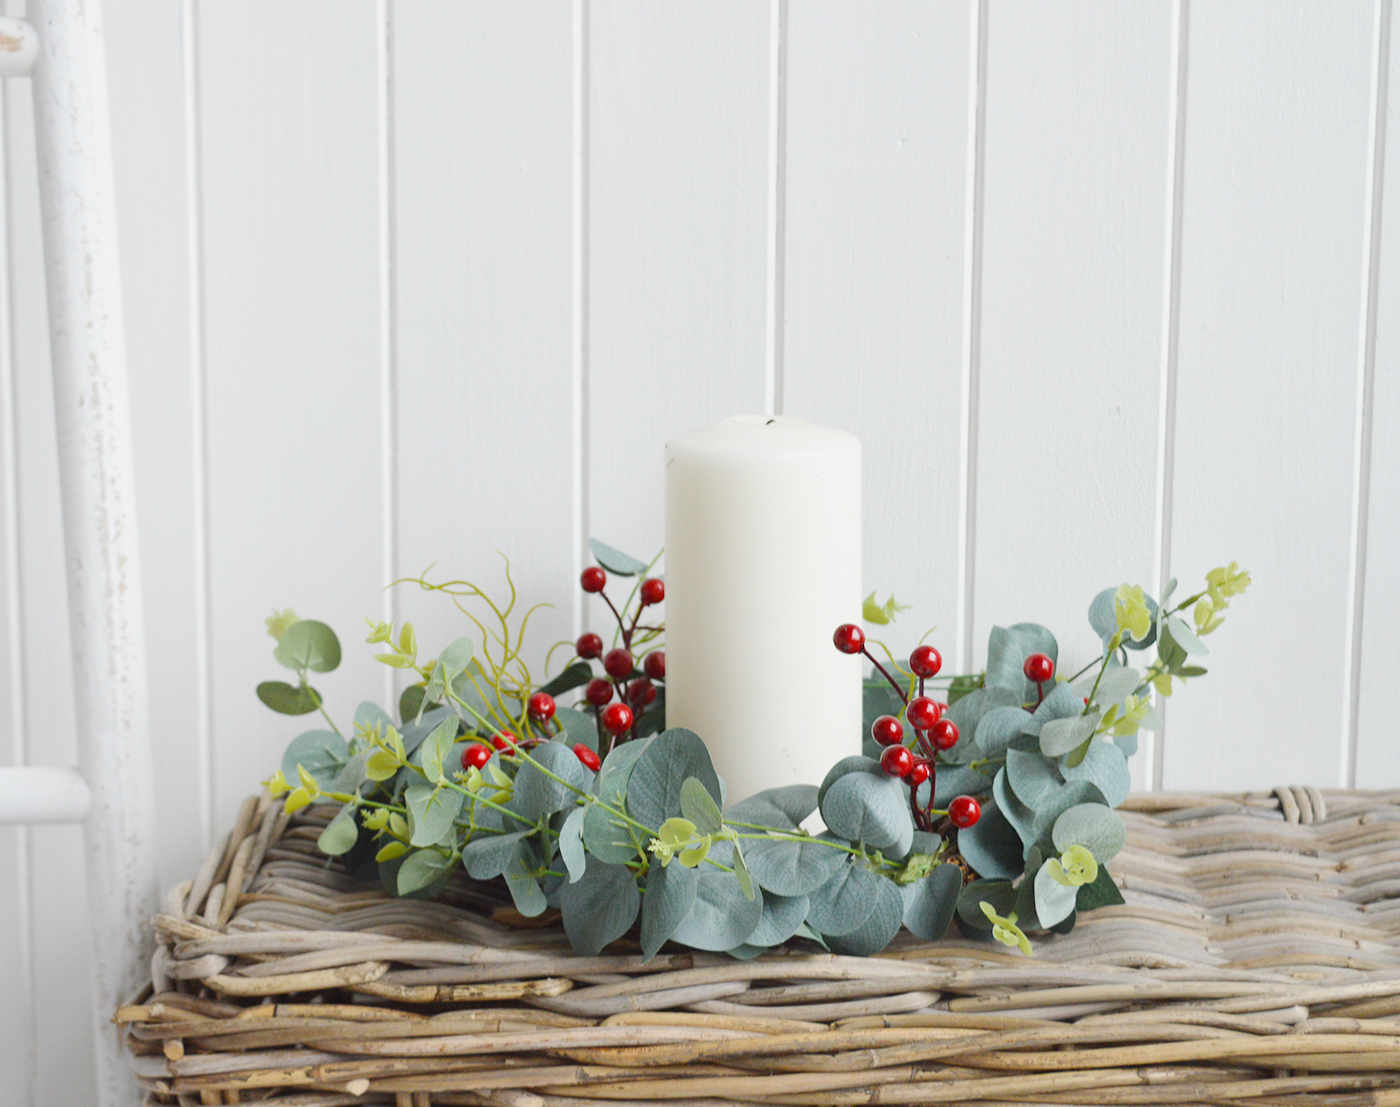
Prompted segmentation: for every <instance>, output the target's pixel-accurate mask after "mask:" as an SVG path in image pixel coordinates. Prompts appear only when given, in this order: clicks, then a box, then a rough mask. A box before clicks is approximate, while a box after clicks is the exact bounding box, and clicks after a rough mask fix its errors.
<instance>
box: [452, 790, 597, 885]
mask: <svg viewBox="0 0 1400 1107" xmlns="http://www.w3.org/2000/svg"><path fill="white" fill-rule="evenodd" d="M586 810H587V808H585V807H575V808H574V809H573V810H572V811H570V812H569V817H568V818H567V819H565V820H564V825H563V826H562V827H560V828H559V856H560V857H562V858H563V859H564V868H566V869H568V871H569V881H570V883H573V882H574V881H577V880H578V878H579V877H581V876H582V875H583V870H584V869H585V868H586V867H587V864H588V862H587V857H586V855H585V854H584V851H583V816H584V812H585V811H586ZM462 852H463V854H464V855H465V853H466V850H465V849H464V850H463V851H462Z"/></svg>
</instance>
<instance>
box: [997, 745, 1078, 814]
mask: <svg viewBox="0 0 1400 1107" xmlns="http://www.w3.org/2000/svg"><path fill="white" fill-rule="evenodd" d="M1006 782H1007V783H1008V784H1009V785H1010V786H1011V790H1012V791H1013V792H1014V793H1016V798H1017V799H1018V800H1020V801H1021V802H1022V803H1023V804H1025V805H1026V806H1027V807H1030V808H1036V807H1039V806H1040V804H1041V803H1042V802H1043V801H1044V800H1045V798H1046V797H1047V796H1049V795H1050V794H1052V793H1053V792H1055V791H1057V790H1058V789H1059V788H1061V787H1062V786H1063V785H1064V778H1063V777H1062V776H1060V771H1059V769H1057V768H1056V766H1055V762H1053V761H1050V760H1047V759H1046V758H1045V757H1044V756H1042V755H1041V754H1040V753H1038V752H1036V751H1034V750H1014V749H1013V750H1007V751H1006Z"/></svg>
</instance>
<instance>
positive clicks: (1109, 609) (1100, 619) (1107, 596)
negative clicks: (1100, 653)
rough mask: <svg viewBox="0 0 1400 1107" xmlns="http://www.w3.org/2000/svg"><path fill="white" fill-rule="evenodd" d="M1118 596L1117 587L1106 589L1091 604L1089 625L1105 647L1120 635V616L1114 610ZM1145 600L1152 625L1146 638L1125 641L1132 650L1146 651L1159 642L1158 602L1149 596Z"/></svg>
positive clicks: (1124, 643)
mask: <svg viewBox="0 0 1400 1107" xmlns="http://www.w3.org/2000/svg"><path fill="white" fill-rule="evenodd" d="M1117 594H1118V589H1117V587H1116V586H1115V587H1113V588H1105V589H1104V590H1103V591H1102V592H1100V593H1099V594H1098V595H1097V596H1095V597H1094V598H1093V599H1092V600H1091V601H1090V602H1089V625H1090V626H1091V627H1093V628H1094V633H1095V634H1097V635H1098V636H1099V638H1100V639H1102V640H1103V642H1104V643H1105V645H1106V644H1107V643H1108V640H1109V639H1110V638H1112V637H1113V636H1114V635H1115V634H1117V633H1118V616H1117V614H1116V613H1115V612H1114V610H1113V599H1114V597H1115V596H1116V595H1117ZM1143 599H1144V601H1146V603H1147V611H1148V614H1150V615H1151V616H1152V625H1151V628H1150V629H1149V630H1148V632H1147V635H1146V637H1144V638H1140V639H1132V638H1127V639H1125V640H1124V642H1123V645H1124V646H1126V647H1127V648H1128V649H1131V650H1144V649H1146V648H1147V647H1148V646H1150V645H1152V643H1153V642H1155V641H1156V640H1157V610H1158V608H1157V601H1156V600H1154V599H1153V598H1152V597H1151V596H1147V595H1144V596H1143Z"/></svg>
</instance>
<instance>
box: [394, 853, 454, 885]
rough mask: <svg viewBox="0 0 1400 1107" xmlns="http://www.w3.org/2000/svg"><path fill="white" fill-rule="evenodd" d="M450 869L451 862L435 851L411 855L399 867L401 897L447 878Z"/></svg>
mask: <svg viewBox="0 0 1400 1107" xmlns="http://www.w3.org/2000/svg"><path fill="white" fill-rule="evenodd" d="M450 868H451V862H449V861H448V860H447V858H445V857H443V856H442V854H440V853H438V851H437V850H435V849H420V850H416V851H415V852H413V853H410V854H409V855H408V856H407V857H405V858H404V862H403V864H402V865H400V866H399V874H398V889H399V895H401V896H406V895H408V894H410V893H411V892H416V891H418V890H420V889H422V888H426V887H427V886H428V885H430V884H432V883H433V882H435V881H437V880H439V879H441V878H442V877H445V876H446V875H447V873H448V870H449V869H450Z"/></svg>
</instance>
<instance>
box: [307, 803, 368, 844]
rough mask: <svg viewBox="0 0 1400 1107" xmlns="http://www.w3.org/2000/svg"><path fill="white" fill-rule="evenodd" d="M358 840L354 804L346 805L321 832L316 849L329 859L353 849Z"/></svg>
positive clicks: (358, 832) (358, 828)
mask: <svg viewBox="0 0 1400 1107" xmlns="http://www.w3.org/2000/svg"><path fill="white" fill-rule="evenodd" d="M359 840H360V826H359V824H358V823H357V822H355V804H354V803H347V804H346V805H345V806H344V807H342V808H341V809H340V811H339V812H338V813H337V814H336V816H335V818H333V819H332V820H331V821H330V822H329V823H327V824H326V829H325V830H323V831H321V836H320V837H319V838H317V839H316V848H317V849H319V850H320V851H321V852H322V853H324V854H326V855H327V856H329V857H339V856H340V855H341V854H343V853H349V852H350V851H351V850H352V849H354V848H355V843H356V842H358V841H359Z"/></svg>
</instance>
